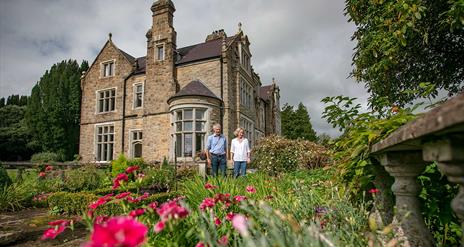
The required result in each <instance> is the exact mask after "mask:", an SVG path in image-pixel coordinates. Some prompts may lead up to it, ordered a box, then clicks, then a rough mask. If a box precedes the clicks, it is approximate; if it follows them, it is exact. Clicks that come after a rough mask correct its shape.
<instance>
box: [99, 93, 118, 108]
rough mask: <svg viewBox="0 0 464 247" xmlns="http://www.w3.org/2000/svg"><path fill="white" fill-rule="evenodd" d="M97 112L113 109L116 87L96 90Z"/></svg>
mask: <svg viewBox="0 0 464 247" xmlns="http://www.w3.org/2000/svg"><path fill="white" fill-rule="evenodd" d="M97 98H98V100H97V112H98V113H102V112H111V111H114V110H115V105H116V104H115V100H116V88H112V89H107V90H101V91H98V92H97Z"/></svg>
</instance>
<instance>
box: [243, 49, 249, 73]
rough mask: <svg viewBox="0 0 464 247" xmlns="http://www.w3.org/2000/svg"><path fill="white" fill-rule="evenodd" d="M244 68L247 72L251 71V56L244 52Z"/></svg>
mask: <svg viewBox="0 0 464 247" xmlns="http://www.w3.org/2000/svg"><path fill="white" fill-rule="evenodd" d="M242 66H243V68H245V70H247V71H249V70H250V56H248V54H247V53H245V51H242Z"/></svg>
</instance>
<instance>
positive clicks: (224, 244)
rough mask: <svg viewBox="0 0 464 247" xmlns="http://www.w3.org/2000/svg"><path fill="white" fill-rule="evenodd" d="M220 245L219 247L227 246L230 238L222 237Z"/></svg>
mask: <svg viewBox="0 0 464 247" xmlns="http://www.w3.org/2000/svg"><path fill="white" fill-rule="evenodd" d="M218 244H219V245H223V246H227V245H228V244H229V238H228V237H227V235H224V236H222V237H221V238H220V239H219V240H218Z"/></svg>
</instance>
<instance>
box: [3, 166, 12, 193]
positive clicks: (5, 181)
mask: <svg viewBox="0 0 464 247" xmlns="http://www.w3.org/2000/svg"><path fill="white" fill-rule="evenodd" d="M11 183H12V181H11V178H10V176H8V172H7V171H6V169H5V168H4V167H3V165H2V163H0V188H1V187H4V186H8V185H10V184H11Z"/></svg>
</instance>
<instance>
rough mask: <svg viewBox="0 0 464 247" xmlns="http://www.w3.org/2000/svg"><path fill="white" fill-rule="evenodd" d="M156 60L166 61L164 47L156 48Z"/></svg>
mask: <svg viewBox="0 0 464 247" xmlns="http://www.w3.org/2000/svg"><path fill="white" fill-rule="evenodd" d="M156 60H158V61H162V60H164V45H157V46H156Z"/></svg>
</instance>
